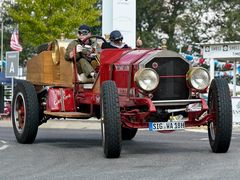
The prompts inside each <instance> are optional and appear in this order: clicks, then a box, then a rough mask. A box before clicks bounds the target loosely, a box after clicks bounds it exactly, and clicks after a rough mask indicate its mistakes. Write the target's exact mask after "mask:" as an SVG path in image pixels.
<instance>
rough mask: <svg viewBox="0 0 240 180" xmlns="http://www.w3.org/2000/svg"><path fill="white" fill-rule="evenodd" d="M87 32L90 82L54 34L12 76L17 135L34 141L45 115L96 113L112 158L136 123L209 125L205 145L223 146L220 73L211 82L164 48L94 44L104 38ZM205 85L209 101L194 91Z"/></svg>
mask: <svg viewBox="0 0 240 180" xmlns="http://www.w3.org/2000/svg"><path fill="white" fill-rule="evenodd" d="M90 39H91V40H92V41H93V42H96V43H94V44H93V45H92V48H91V55H90V56H89V57H88V58H89V61H91V62H92V64H93V65H94V66H95V69H96V71H97V72H98V74H97V76H96V77H95V79H94V81H93V82H92V81H90V82H91V83H89V82H88V83H87V81H86V82H83V81H82V80H81V79H78V73H77V67H76V61H74V62H73V63H72V62H68V61H65V60H64V53H65V47H66V44H67V42H66V41H63V40H56V41H53V42H52V43H51V44H50V46H51V47H49V48H47V50H46V51H43V52H41V53H39V54H38V55H36V56H34V57H33V58H32V59H31V60H29V61H28V63H27V69H28V73H27V80H19V81H17V83H16V85H15V88H14V89H15V90H14V97H13V103H12V122H13V129H14V133H15V136H16V139H17V141H18V142H19V143H23V144H25V143H33V142H34V140H35V138H36V135H37V132H38V127H39V126H40V125H41V124H42V123H45V122H47V121H48V120H49V119H51V118H75V119H83V118H86V119H87V118H90V117H97V118H98V119H100V120H101V131H102V144H103V151H104V154H105V156H106V157H107V158H118V157H119V156H120V154H121V147H122V140H131V139H133V138H134V137H135V135H136V133H137V131H138V129H139V128H148V129H149V130H150V131H157V132H163V133H164V132H172V131H174V130H182V129H185V127H193V126H201V125H203V126H208V136H209V142H210V147H211V149H212V151H213V152H215V153H225V152H227V151H228V149H229V145H230V142H231V134H232V107H231V98H230V92H229V87H228V84H227V81H226V80H225V79H219V78H217V79H213V80H212V81H211V84H210V76H209V73H208V71H207V70H206V69H204V68H202V67H192V66H191V64H190V63H189V62H188V61H187V60H185V59H184V58H183V57H182V56H181V55H179V54H178V53H177V52H174V51H171V50H167V49H166V48H159V49H106V50H102V51H101V49H100V48H99V47H100V45H99V43H101V42H102V41H105V39H103V38H102V37H100V36H91V37H90ZM88 48H89V47H88ZM207 92H208V102H207V101H206V100H205V99H203V98H201V96H200V95H201V94H202V93H207ZM182 115H184V117H186V118H183V116H182ZM79 123H81V122H79Z"/></svg>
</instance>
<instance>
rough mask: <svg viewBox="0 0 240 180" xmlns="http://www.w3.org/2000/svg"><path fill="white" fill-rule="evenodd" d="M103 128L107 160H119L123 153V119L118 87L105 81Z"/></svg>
mask: <svg viewBox="0 0 240 180" xmlns="http://www.w3.org/2000/svg"><path fill="white" fill-rule="evenodd" d="M101 126H102V138H103V150H104V154H105V156H106V157H107V158H118V157H119V156H120V153H121V146H122V142H121V118H120V108H119V100H118V93H117V88H116V85H115V83H114V82H113V81H105V82H103V84H102V89H101Z"/></svg>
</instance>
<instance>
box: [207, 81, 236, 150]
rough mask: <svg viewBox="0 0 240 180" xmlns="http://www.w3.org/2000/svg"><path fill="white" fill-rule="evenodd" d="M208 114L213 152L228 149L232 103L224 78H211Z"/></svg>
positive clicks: (209, 134)
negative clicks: (210, 117) (210, 118)
mask: <svg viewBox="0 0 240 180" xmlns="http://www.w3.org/2000/svg"><path fill="white" fill-rule="evenodd" d="M208 106H209V114H210V115H211V116H212V120H211V121H209V122H208V137H209V143H210V146H211V149H212V151H213V152H215V153H225V152H227V151H228V149H229V146H230V142H231V136H232V103H231V96H230V91H229V87H228V83H227V81H226V80H225V79H218V78H217V79H213V80H212V83H211V86H210V89H209V95H208Z"/></svg>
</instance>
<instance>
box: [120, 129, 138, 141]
mask: <svg viewBox="0 0 240 180" xmlns="http://www.w3.org/2000/svg"><path fill="white" fill-rule="evenodd" d="M137 130H138V129H137V128H125V127H122V140H132V139H133V138H134V137H135V135H136V134H137Z"/></svg>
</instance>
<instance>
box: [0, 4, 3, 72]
mask: <svg viewBox="0 0 240 180" xmlns="http://www.w3.org/2000/svg"><path fill="white" fill-rule="evenodd" d="M3 2H4V0H1V2H0V3H1V12H0V13H1V16H0V21H1V57H0V60H1V63H0V72H2V70H3Z"/></svg>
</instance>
